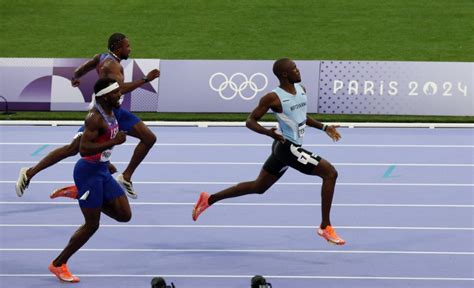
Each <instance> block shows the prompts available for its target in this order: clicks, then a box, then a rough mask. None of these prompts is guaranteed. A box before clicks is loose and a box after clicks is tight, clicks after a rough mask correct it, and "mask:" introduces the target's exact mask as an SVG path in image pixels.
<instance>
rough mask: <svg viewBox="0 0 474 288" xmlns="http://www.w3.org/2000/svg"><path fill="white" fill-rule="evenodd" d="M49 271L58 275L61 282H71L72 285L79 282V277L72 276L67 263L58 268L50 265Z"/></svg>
mask: <svg viewBox="0 0 474 288" xmlns="http://www.w3.org/2000/svg"><path fill="white" fill-rule="evenodd" d="M48 269H49V271H51V273H53V274H54V275H56V277H58V279H59V280H61V281H64V282H71V283H77V282H79V281H80V280H79V277H77V276H74V275H72V273H71V272H69V269H68V268H67V265H66V263H64V264H63V265H61V266H59V267H56V266H54V265H53V262H51V264H49V267H48Z"/></svg>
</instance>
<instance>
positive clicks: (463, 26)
mask: <svg viewBox="0 0 474 288" xmlns="http://www.w3.org/2000/svg"><path fill="white" fill-rule="evenodd" d="M472 19H474V1H473V0H417V1H413V0H360V1H358V0H331V1H316V0H293V1H283V0H237V1H236V0H188V1H184V0H181V1H180V0H147V1H144V0H123V1H111V0H100V1H96V0H80V1H64V0H40V1H39V0H29V1H25V0H0V26H1V27H2V28H1V29H0V39H1V41H2V43H1V47H2V49H0V57H90V56H92V55H94V54H95V53H97V52H101V51H104V50H105V48H106V39H107V37H108V36H109V35H110V34H111V33H113V32H116V31H121V32H123V33H125V34H127V35H128V36H129V38H130V41H131V44H132V48H133V52H132V57H135V58H164V59H276V58H280V57H282V56H288V57H291V58H294V59H321V60H324V59H336V60H347V59H356V60H409V61H411V60H419V61H473V60H474V37H473V35H474V21H472Z"/></svg>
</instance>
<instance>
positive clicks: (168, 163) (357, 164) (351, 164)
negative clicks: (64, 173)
mask: <svg viewBox="0 0 474 288" xmlns="http://www.w3.org/2000/svg"><path fill="white" fill-rule="evenodd" d="M76 162H77V161H62V162H59V163H58V164H68V165H71V164H76ZM36 163H38V162H37V161H0V164H36ZM113 163H114V164H120V165H127V164H128V163H129V161H113ZM263 163H264V162H199V161H195V162H190V161H181V162H179V161H178V162H176V161H174V162H169V161H145V162H142V163H140V164H141V165H263ZM332 164H333V165H336V166H393V165H395V166H407V167H474V163H332Z"/></svg>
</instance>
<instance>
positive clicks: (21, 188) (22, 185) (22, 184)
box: [15, 167, 30, 197]
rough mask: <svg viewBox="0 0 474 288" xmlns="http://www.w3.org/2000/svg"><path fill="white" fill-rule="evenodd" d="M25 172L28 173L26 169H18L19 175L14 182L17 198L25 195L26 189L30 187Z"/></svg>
mask: <svg viewBox="0 0 474 288" xmlns="http://www.w3.org/2000/svg"><path fill="white" fill-rule="evenodd" d="M26 171H28V168H27V167H23V168H21V169H20V175H18V180H17V181H16V186H15V190H16V195H18V197H21V196H23V193H25V190H26V188H28V185H30V179H28V177H27V176H26Z"/></svg>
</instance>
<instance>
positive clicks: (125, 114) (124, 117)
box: [74, 107, 141, 139]
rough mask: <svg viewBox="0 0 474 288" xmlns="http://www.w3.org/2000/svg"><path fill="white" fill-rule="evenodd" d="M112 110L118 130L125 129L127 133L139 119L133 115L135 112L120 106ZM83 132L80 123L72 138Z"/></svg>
mask: <svg viewBox="0 0 474 288" xmlns="http://www.w3.org/2000/svg"><path fill="white" fill-rule="evenodd" d="M113 111H114V115H115V118H117V121H118V124H119V129H120V131H125V132H127V133H128V132H130V131H131V130H132V128H133V126H135V124H137V123H138V122H140V121H141V120H140V118H138V117H137V116H135V114H133V113H132V112H130V111H128V110H125V109H123V108H121V107H120V108H118V109H114V110H113ZM83 132H84V125H82V126H81V127H80V128H79V130H77V133H76V135H75V136H74V139H76V138H77V137H80V136H81V135H82V133H83Z"/></svg>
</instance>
